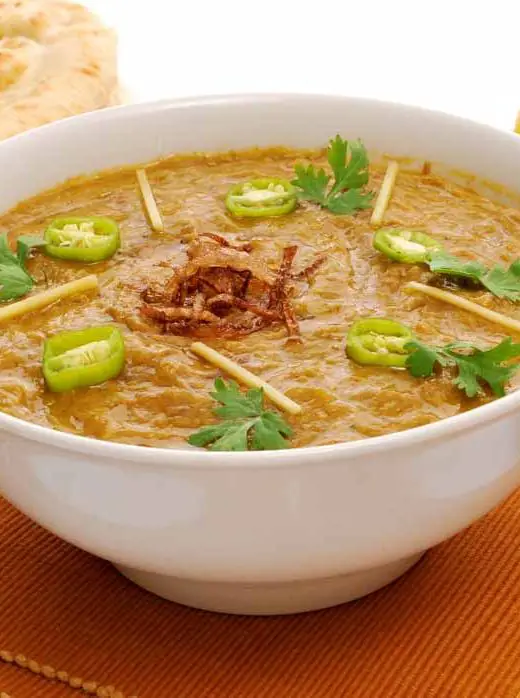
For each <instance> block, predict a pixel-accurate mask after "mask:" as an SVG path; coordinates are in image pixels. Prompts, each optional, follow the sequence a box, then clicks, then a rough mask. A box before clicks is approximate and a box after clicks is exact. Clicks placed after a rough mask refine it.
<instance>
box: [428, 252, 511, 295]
mask: <svg viewBox="0 0 520 698" xmlns="http://www.w3.org/2000/svg"><path fill="white" fill-rule="evenodd" d="M427 264H428V266H429V267H430V271H432V272H434V273H436V274H444V275H446V276H455V277H459V278H465V279H470V280H471V281H474V282H475V283H477V284H479V285H481V286H484V288H487V290H488V291H490V292H491V293H492V294H493V295H494V296H497V297H498V298H506V299H507V300H510V301H513V302H518V301H520V259H517V260H516V261H515V262H513V263H512V264H511V266H510V267H509V268H508V269H504V267H501V266H499V265H497V266H495V267H493V268H492V269H488V268H487V267H486V266H484V264H482V263H481V262H476V261H472V262H464V260H462V259H459V258H458V257H455V256H454V255H451V254H448V253H446V252H442V251H439V252H432V253H431V254H430V255H429V258H428V260H427Z"/></svg>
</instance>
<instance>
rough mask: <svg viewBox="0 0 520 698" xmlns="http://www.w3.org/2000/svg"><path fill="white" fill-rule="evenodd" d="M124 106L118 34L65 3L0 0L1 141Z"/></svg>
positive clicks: (77, 7)
mask: <svg viewBox="0 0 520 698" xmlns="http://www.w3.org/2000/svg"><path fill="white" fill-rule="evenodd" d="M118 101H119V93H118V82H117V41H116V36H115V33H114V32H113V31H111V30H109V29H107V28H105V27H104V26H103V24H102V23H101V22H100V20H99V19H98V18H97V17H96V16H95V15H93V14H92V13H90V12H89V11H88V10H87V9H86V8H84V7H82V6H81V5H76V4H72V3H69V2H66V0H0V139H3V138H8V137H9V136H13V135H15V134H17V133H20V132H21V131H25V130H26V129H29V128H34V127H36V126H41V125H42V124H46V123H48V122H50V121H55V120H56V119H62V118H65V117H67V116H72V115H74V114H80V113H82V112H86V111H92V110H94V109H99V108H102V107H106V106H110V105H112V104H116V103H117V102H118Z"/></svg>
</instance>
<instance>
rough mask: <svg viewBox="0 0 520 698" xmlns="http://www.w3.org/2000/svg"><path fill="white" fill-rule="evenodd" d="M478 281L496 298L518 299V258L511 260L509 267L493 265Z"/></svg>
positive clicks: (519, 296)
mask: <svg viewBox="0 0 520 698" xmlns="http://www.w3.org/2000/svg"><path fill="white" fill-rule="evenodd" d="M480 281H481V283H482V284H483V286H485V287H486V288H487V290H488V291H491V293H492V294H493V295H495V296H497V297H498V298H507V299H508V300H510V301H520V259H517V260H516V261H515V262H513V263H512V264H511V266H510V267H509V269H504V268H503V267H501V266H498V265H497V266H496V267H493V269H491V270H490V271H488V272H487V274H486V275H485V276H483V277H482V278H481V279H480Z"/></svg>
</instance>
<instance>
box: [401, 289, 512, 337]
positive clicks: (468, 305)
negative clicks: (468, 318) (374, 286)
mask: <svg viewBox="0 0 520 698" xmlns="http://www.w3.org/2000/svg"><path fill="white" fill-rule="evenodd" d="M404 289H405V291H410V292H412V293H417V292H418V293H422V294H424V295H425V296H429V297H430V298H435V299H436V300H439V301H444V302H445V303H449V304H450V305H454V306H456V307H457V308H461V309H462V310H467V311H468V312H470V313H473V314H474V315H479V316H480V317H482V318H484V319H485V320H489V322H494V323H495V324H497V325H502V327H507V329H509V330H513V331H514V332H520V321H519V320H515V319H514V318H510V317H507V315H502V313H497V312H496V311H495V310H489V308H484V306H482V305H479V304H478V303H474V302H473V301H469V300H468V299H467V298H463V297H462V296H457V295H456V294H455V293H450V292H449V291H443V290H442V289H440V288H433V287H432V286H427V285H426V284H421V283H419V282H417V281H410V283H408V284H406V286H405V287H404Z"/></svg>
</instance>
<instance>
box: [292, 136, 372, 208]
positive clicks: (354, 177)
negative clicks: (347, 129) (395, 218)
mask: <svg viewBox="0 0 520 698" xmlns="http://www.w3.org/2000/svg"><path fill="white" fill-rule="evenodd" d="M327 160H328V163H329V165H330V168H331V170H332V174H333V175H334V182H333V184H332V186H330V187H329V184H330V181H331V177H330V175H328V174H326V172H325V170H324V169H323V168H321V169H319V170H318V169H316V168H315V167H314V165H308V166H307V167H305V166H304V165H296V166H295V173H296V178H295V179H293V181H292V184H293V185H294V186H295V187H297V188H298V189H299V190H300V191H299V193H298V196H299V197H300V199H305V200H306V201H312V202H314V203H317V204H319V205H320V206H321V207H322V208H328V209H329V211H331V212H332V213H336V214H347V213H354V212H355V211H357V210H361V209H365V208H369V206H370V202H371V200H372V196H373V195H372V194H370V193H368V194H363V193H362V192H361V187H363V186H364V185H365V184H366V183H367V182H368V164H369V163H368V154H367V151H366V148H365V146H364V145H363V143H362V142H361V141H360V140H356V141H346V140H343V139H342V138H341V136H339V135H337V136H336V137H335V138H333V139H332V140H330V141H329V146H328V149H327Z"/></svg>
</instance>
